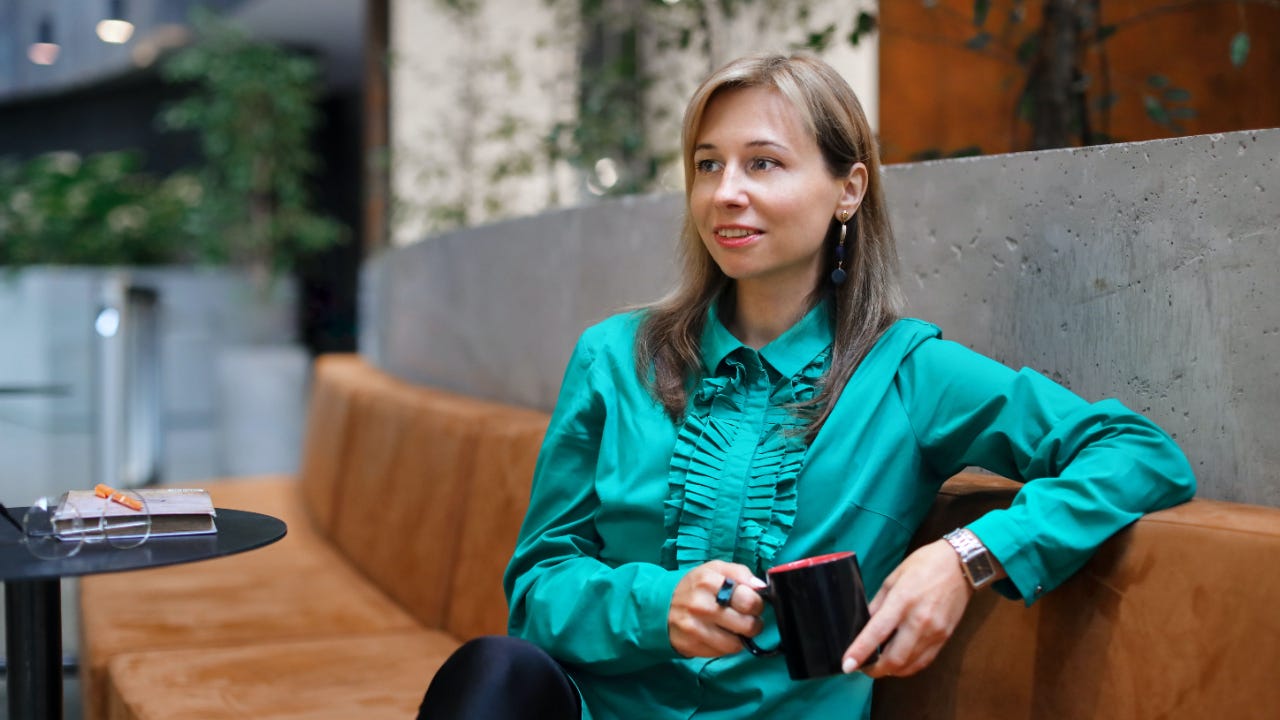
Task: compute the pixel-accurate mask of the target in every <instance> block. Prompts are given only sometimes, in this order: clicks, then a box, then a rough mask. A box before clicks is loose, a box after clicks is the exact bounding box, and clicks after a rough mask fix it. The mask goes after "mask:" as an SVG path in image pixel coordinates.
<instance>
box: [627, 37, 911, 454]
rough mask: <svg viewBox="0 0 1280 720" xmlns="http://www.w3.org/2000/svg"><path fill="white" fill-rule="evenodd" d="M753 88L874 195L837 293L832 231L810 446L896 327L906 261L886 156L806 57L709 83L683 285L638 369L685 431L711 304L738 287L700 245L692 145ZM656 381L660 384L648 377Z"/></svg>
mask: <svg viewBox="0 0 1280 720" xmlns="http://www.w3.org/2000/svg"><path fill="white" fill-rule="evenodd" d="M751 87H769V88H776V89H777V90H778V91H779V92H780V93H782V95H783V97H785V98H787V99H788V100H789V101H790V102H791V104H792V105H793V106H794V107H795V109H796V111H797V112H798V113H799V115H800V117H801V119H802V120H803V121H804V123H805V127H806V129H807V130H808V131H809V132H810V133H812V136H813V137H814V139H815V140H817V143H818V148H819V149H820V150H821V151H822V156H823V158H824V160H825V162H826V165H827V170H828V171H829V172H830V173H831V175H832V177H836V178H838V177H843V176H845V175H848V174H849V172H850V171H851V170H852V168H853V166H854V164H855V163H862V164H864V165H866V167H867V176H868V182H867V189H866V193H865V195H864V196H863V199H862V204H861V206H860V207H859V208H858V212H857V214H855V215H854V217H853V219H852V220H851V221H850V227H849V231H850V232H849V240H847V241H846V254H847V255H848V258H847V260H846V263H845V266H846V267H845V269H846V271H847V273H848V279H847V280H845V282H844V283H843V284H841V285H835V284H833V283H832V282H831V280H830V279H829V276H830V274H831V271H832V270H833V269H834V267H835V243H836V241H837V238H838V236H839V228H840V225H839V223H837V222H836V221H835V219H834V218H832V220H831V224H830V227H829V228H828V230H827V235H826V239H825V241H824V247H826V249H827V252H826V253H825V255H824V257H825V260H824V263H825V264H824V267H823V270H822V272H821V274H820V278H821V279H820V280H819V283H818V286H817V287H815V288H814V295H813V301H814V302H815V303H816V302H818V301H819V300H820V299H822V298H823V297H826V296H830V297H831V298H832V301H833V307H834V316H835V341H834V343H833V347H832V353H831V367H830V368H829V369H828V370H827V373H826V376H825V377H824V380H823V387H822V390H821V391H820V392H819V393H818V395H817V397H816V398H815V399H814V401H813V402H812V403H811V406H812V409H813V410H814V413H813V415H812V417H813V419H812V421H811V423H810V425H809V430H808V435H809V436H810V437H812V436H813V435H815V434H816V433H817V431H818V429H820V428H821V426H822V424H823V423H824V422H825V421H826V419H827V417H828V416H829V415H830V413H831V407H832V405H834V402H833V401H834V399H835V398H836V397H838V396H839V394H840V392H841V390H843V389H844V386H845V384H846V383H848V381H849V378H850V377H851V376H852V375H853V371H854V370H855V369H857V367H858V364H859V363H861V362H862V359H863V358H864V357H866V355H867V353H868V352H869V351H870V350H871V347H872V346H873V345H874V344H875V342H876V340H878V339H879V337H880V335H881V334H882V333H883V332H884V331H885V329H887V328H888V327H889V326H890V325H891V324H893V322H894V321H895V320H896V319H897V318H898V308H899V306H900V291H899V288H898V284H897V269H898V255H897V249H896V246H895V245H894V240H893V232H892V229H891V228H890V225H889V216H888V212H887V208H886V207H885V202H884V192H883V190H882V188H881V186H880V156H879V152H878V150H877V148H876V145H875V140H874V137H873V135H872V133H871V126H870V125H869V124H868V123H867V118H866V115H865V114H864V113H863V111H862V105H861V103H859V102H858V98H857V96H856V95H854V93H853V90H852V89H851V88H850V87H849V84H848V83H847V82H845V80H844V78H842V77H841V76H840V74H839V73H838V72H836V70H835V69H834V68H832V67H831V66H830V65H828V64H827V63H825V62H823V61H822V60H820V59H818V58H816V57H814V56H812V55H809V54H807V53H797V54H795V55H791V56H785V55H753V56H748V57H743V58H739V59H738V60H734V61H733V62H731V63H729V64H728V65H725V66H724V67H722V68H720V69H719V70H717V71H716V72H714V73H712V74H711V76H710V77H708V78H707V79H706V80H704V81H703V83H702V85H701V86H699V87H698V89H697V90H696V91H695V92H694V94H693V98H692V99H691V100H690V101H689V106H688V108H687V109H686V110H685V115H684V129H683V132H682V135H681V137H682V141H681V142H682V146H683V158H684V170H685V208H686V213H685V219H684V225H683V228H682V229H681V232H680V245H681V258H682V272H681V280H680V285H679V286H678V287H677V288H676V290H675V291H674V292H673V293H672V294H671V295H669V296H668V297H667V298H665V299H663V300H661V301H659V302H658V303H656V304H655V305H653V306H651V307H650V308H649V312H648V314H647V316H646V318H645V320H644V323H643V324H642V325H641V328H640V332H639V336H638V338H637V342H636V367H637V371H638V372H639V373H640V375H641V377H649V383H650V389H651V392H652V393H653V395H654V397H655V399H657V400H658V401H659V402H661V403H662V405H663V407H664V408H665V409H666V411H667V414H668V415H669V416H670V417H671V418H672V420H673V421H676V422H679V421H680V419H681V418H682V417H683V415H684V412H685V409H686V406H687V404H688V392H689V387H690V383H692V382H693V381H694V380H695V379H696V377H697V375H698V374H699V373H700V372H701V367H702V356H701V347H700V346H701V340H702V330H703V325H704V323H705V322H706V318H707V312H708V310H709V309H710V307H711V304H712V303H714V302H715V301H716V299H717V298H718V297H720V296H721V294H722V293H723V292H724V291H725V290H726V289H727V288H729V286H730V282H731V281H730V279H729V278H728V277H727V276H726V275H725V274H724V273H723V272H721V271H720V268H719V267H718V266H717V265H716V264H715V262H714V261H713V260H712V258H711V255H710V253H708V252H707V249H706V247H705V246H704V245H703V244H702V239H701V238H700V237H699V236H698V231H697V228H696V227H695V226H694V224H693V219H692V217H691V215H690V213H689V212H688V203H689V194H690V192H691V188H692V180H693V176H694V175H693V144H694V143H695V142H696V140H697V137H698V132H699V129H700V126H701V123H702V118H703V115H704V114H705V112H706V109H707V106H708V105H709V104H710V103H711V101H712V100H713V99H714V98H715V97H716V96H717V95H718V94H720V93H721V92H724V91H727V90H732V89H738V88H751ZM650 372H652V375H651V376H650Z"/></svg>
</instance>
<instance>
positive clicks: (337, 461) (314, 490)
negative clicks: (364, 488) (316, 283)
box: [298, 354, 372, 531]
mask: <svg viewBox="0 0 1280 720" xmlns="http://www.w3.org/2000/svg"><path fill="white" fill-rule="evenodd" d="M370 377H372V368H370V367H369V366H368V365H367V364H365V363H364V362H363V361H361V360H360V358H359V357H358V356H356V355H337V354H335V355H324V356H321V357H319V358H317V359H316V361H315V364H314V370H313V372H312V381H311V399H310V401H309V407H308V410H307V424H306V431H305V434H304V435H303V438H302V454H301V458H300V460H299V466H298V481H299V485H300V486H301V490H302V502H303V505H304V507H305V508H306V511H307V513H308V514H309V515H310V516H311V519H312V521H314V523H315V525H316V527H318V528H322V529H323V530H325V531H329V530H331V529H332V527H333V517H334V508H335V506H336V503H337V500H338V498H337V493H338V488H339V485H340V483H339V479H340V478H341V477H342V472H343V469H344V466H345V464H346V457H347V440H348V437H349V436H350V430H351V422H350V416H351V405H352V403H353V402H354V400H355V398H356V397H357V396H358V395H359V394H360V392H361V388H362V387H363V386H364V385H365V384H366V383H367V382H368V378H370ZM362 380H363V381H362Z"/></svg>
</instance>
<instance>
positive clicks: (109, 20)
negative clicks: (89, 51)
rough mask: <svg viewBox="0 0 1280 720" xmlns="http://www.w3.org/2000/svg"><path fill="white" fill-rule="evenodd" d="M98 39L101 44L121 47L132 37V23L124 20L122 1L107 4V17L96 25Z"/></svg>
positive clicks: (112, 1)
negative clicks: (105, 43)
mask: <svg viewBox="0 0 1280 720" xmlns="http://www.w3.org/2000/svg"><path fill="white" fill-rule="evenodd" d="M97 30H98V37H99V38H102V41H103V42H109V43H112V44H114V45H121V44H124V43H127V42H129V38H131V37H133V23H131V22H129V21H128V20H125V19H124V0H111V2H110V3H108V4H107V17H106V18H105V19H103V20H102V21H100V22H99V23H98V28H97Z"/></svg>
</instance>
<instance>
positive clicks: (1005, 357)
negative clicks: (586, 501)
mask: <svg viewBox="0 0 1280 720" xmlns="http://www.w3.org/2000/svg"><path fill="white" fill-rule="evenodd" d="M1277 158H1280V130H1265V131H1249V132H1239V133H1229V134H1225V135H1203V136H1195V137H1189V138H1181V139H1176V140H1166V141H1155V142H1148V143H1134V144H1126V145H1111V146H1104V147H1098V148H1089V149H1082V150H1058V151H1049V152H1042V153H1019V154H1015V155H1002V156H991V157H983V158H972V159H964V160H948V161H940V162H931V163H922V164H911V165H895V166H891V167H889V168H887V169H886V171H885V181H886V187H887V190H888V196H889V201H890V205H891V209H892V214H893V218H894V227H895V231H896V233H897V237H898V243H899V253H900V255H901V257H902V282H903V288H904V290H905V291H906V294H907V296H908V307H907V314H910V315H914V316H916V317H921V318H924V319H927V320H930V321H932V322H935V323H937V324H939V325H940V326H942V328H943V330H944V333H945V334H946V336H948V337H950V338H952V339H955V340H957V341H960V342H963V343H965V344H966V345H969V346H970V347H973V348H975V349H977V350H979V351H981V352H984V353H986V354H988V355H991V356H992V357H995V358H996V359H998V360H1000V361H1002V362H1004V363H1006V364H1008V365H1011V366H1014V367H1020V366H1024V365H1025V366H1029V367H1033V368H1035V369H1037V370H1040V371H1041V372H1043V373H1045V374H1046V375H1049V376H1050V377H1053V378H1055V379H1057V380H1058V381H1060V382H1062V383H1063V384H1065V385H1067V386H1068V387H1070V388H1072V389H1073V390H1075V391H1076V392H1077V393H1079V394H1081V395H1083V396H1085V397H1087V398H1090V399H1101V398H1103V397H1117V398H1119V399H1120V400H1122V401H1123V402H1125V403H1126V404H1128V405H1129V406H1131V407H1133V408H1135V409H1137V410H1140V411H1142V412H1144V413H1146V414H1147V415H1148V416H1150V417H1151V418H1152V419H1154V420H1155V421H1156V422H1158V423H1160V424H1161V425H1162V426H1163V427H1165V428H1166V429H1167V430H1168V431H1169V432H1170V433H1171V434H1172V435H1173V436H1174V437H1175V438H1176V439H1177V441H1178V442H1179V444H1180V445H1181V446H1182V448H1183V449H1184V450H1185V451H1186V453H1187V455H1188V456H1189V457H1190V458H1191V461H1192V464H1193V465H1194V466H1195V468H1196V470H1197V472H1198V475H1199V477H1200V482H1201V488H1200V494H1201V496H1203V497H1211V498H1217V499H1227V500H1237V501H1242V502H1252V503H1260V504H1267V505H1276V506H1280V469H1278V468H1280V444H1278V443H1276V442H1275V441H1274V439H1273V438H1272V431H1273V429H1274V428H1275V427H1277V426H1278V425H1280V364H1277V363H1276V362H1275V360H1274V358H1276V357H1277V356H1280V285H1278V284H1277V279H1278V278H1280V252H1278V251H1280V161H1278V160H1277ZM681 211H682V207H681V199H680V198H679V197H675V196H663V197H644V198H628V199H624V200H620V201H614V202H609V203H602V204H599V205H595V206H591V207H586V208H581V209H576V210H568V211H562V212H557V213H552V214H548V215H544V216H540V217H536V218H530V219H526V220H520V221H513V222H507V223H503V224H500V225H493V226H488V227H482V228H476V229H472V230H468V231H463V232H458V233H453V234H449V235H444V236H441V237H436V238H431V239H429V240H427V241H425V242H422V243H419V244H416V245H412V246H409V247H406V248H401V249H398V250H395V251H391V252H389V253H387V254H385V255H383V256H381V257H378V258H375V259H374V260H372V261H370V262H369V263H368V264H367V265H366V267H365V268H364V277H363V283H362V285H363V287H362V292H363V297H362V308H361V310H362V322H361V327H362V333H363V334H362V337H361V346H360V347H361V351H362V352H363V353H365V354H366V355H368V356H369V357H371V358H372V359H373V360H374V361H375V362H376V363H378V364H380V365H382V366H383V367H386V368H387V369H389V370H390V371H392V372H393V373H396V374H398V375H401V376H403V377H405V378H408V379H410V380H415V381H418V382H425V383H430V384H436V385H440V386H444V387H449V388H452V389H455V390H458V391H461V392H466V393H470V394H474V395H480V396H484V397H490V398H496V399H501V400H507V401H511V402H517V403H520V404H525V405H530V406H533V407H540V408H549V407H550V406H551V405H552V404H553V403H554V399H555V392H556V390H557V389H558V387H559V382H560V377H561V373H562V372H563V368H564V363H565V361H566V360H567V358H568V355H569V352H570V351H571V349H572V344H573V342H574V340H575V339H576V337H577V335H578V333H579V332H580V331H581V330H582V328H584V327H586V326H587V325H588V324H590V323H591V322H594V321H596V320H598V319H600V318H603V317H605V316H606V315H608V314H609V313H611V312H613V311H614V310H616V309H618V308H620V307H623V306H625V305H628V304H634V303H639V302H644V301H646V300H650V299H653V298H655V297H657V296H659V295H661V294H662V293H663V292H664V291H665V290H666V289H667V288H668V287H669V285H670V283H671V281H672V279H673V278H674V261H673V259H672V248H673V247H674V234H675V231H676V228H677V225H678V222H679V219H680V213H681Z"/></svg>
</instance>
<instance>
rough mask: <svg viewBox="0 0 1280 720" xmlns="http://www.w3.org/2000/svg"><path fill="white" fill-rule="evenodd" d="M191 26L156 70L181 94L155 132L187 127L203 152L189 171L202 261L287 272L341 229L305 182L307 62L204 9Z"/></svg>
mask: <svg viewBox="0 0 1280 720" xmlns="http://www.w3.org/2000/svg"><path fill="white" fill-rule="evenodd" d="M192 24H193V26H194V27H195V29H196V33H197V38H198V40H197V42H196V43H195V44H193V45H191V46H190V47H188V48H185V49H183V50H181V51H179V52H178V53H176V54H174V55H173V56H171V57H170V58H168V59H167V60H166V61H165V62H164V64H163V66H162V74H163V76H164V78H165V79H166V80H168V81H170V82H173V83H181V84H184V85H187V86H188V87H189V88H190V94H189V96H188V97H186V98H185V99H183V100H181V101H180V102H178V103H176V104H174V105H172V106H170V107H168V108H166V109H165V110H163V111H162V113H161V115H160V118H159V120H160V125H161V127H162V128H164V129H167V130H179V131H193V132H194V133H195V134H196V136H197V137H198V138H199V144H200V149H201V151H202V152H203V155H204V164H203V165H202V166H201V167H200V168H198V169H197V171H196V172H197V174H198V176H199V177H200V179H201V182H202V184H203V187H204V196H203V198H202V200H201V202H200V204H199V205H198V206H196V207H195V208H193V209H192V213H191V216H190V218H189V227H190V229H191V231H192V232H193V233H194V235H195V236H196V237H197V238H198V239H199V247H200V250H201V253H202V255H203V257H204V258H205V259H208V260H213V261H222V262H232V263H236V264H240V265H245V266H248V267H250V268H254V269H257V270H261V271H267V270H270V271H273V272H281V271H287V270H289V269H290V268H291V267H292V266H293V264H294V262H295V260H296V259H297V258H298V257H299V256H300V255H302V254H305V253H309V252H313V251H316V250H320V249H323V248H325V247H328V246H330V245H332V244H333V243H335V242H337V241H338V240H339V238H340V236H341V233H342V228H341V226H340V225H339V224H338V223H337V222H336V221H334V220H333V219H331V218H329V217H327V216H325V215H322V214H320V213H318V212H316V211H315V210H314V209H313V206H312V200H311V196H310V190H309V187H308V181H309V177H310V175H311V173H312V171H313V170H314V168H315V166H316V156H315V153H314V152H313V151H312V149H311V145H310V141H311V133H312V131H313V130H314V128H315V126H316V124H317V122H318V119H319V114H318V110H317V70H316V65H315V63H314V62H312V61H311V60H310V59H309V58H307V57H305V56H302V55H300V54H297V53H293V52H289V51H287V50H285V49H282V48H280V47H277V46H275V45H272V44H269V43H265V42H259V41H255V40H253V39H251V38H249V37H248V36H247V35H246V34H245V33H244V32H242V31H240V30H238V29H237V28H235V27H233V26H232V25H230V24H228V23H227V22H226V21H223V20H219V19H217V18H215V17H214V16H213V15H211V14H208V13H204V12H197V13H196V14H195V15H193V18H192Z"/></svg>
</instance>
